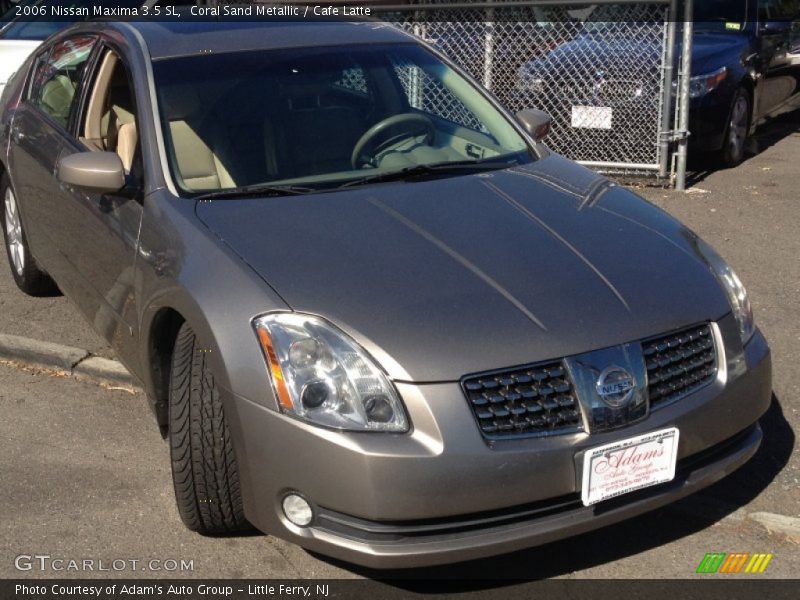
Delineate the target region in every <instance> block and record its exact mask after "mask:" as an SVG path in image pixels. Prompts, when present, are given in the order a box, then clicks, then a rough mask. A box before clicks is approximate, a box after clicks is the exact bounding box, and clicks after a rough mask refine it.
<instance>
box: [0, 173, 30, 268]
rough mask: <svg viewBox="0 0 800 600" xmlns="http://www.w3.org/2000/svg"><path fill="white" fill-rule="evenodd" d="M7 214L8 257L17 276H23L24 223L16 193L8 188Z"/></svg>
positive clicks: (6, 195)
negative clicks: (21, 218) (18, 207)
mask: <svg viewBox="0 0 800 600" xmlns="http://www.w3.org/2000/svg"><path fill="white" fill-rule="evenodd" d="M5 212H6V219H5V221H6V243H7V244H8V255H9V257H10V258H11V263H12V266H13V267H14V270H15V271H16V272H17V275H20V276H21V275H22V273H23V272H24V271H25V246H24V244H23V241H22V222H21V221H20V218H19V210H18V209H17V199H16V197H15V196H14V191H13V190H12V189H11V188H10V187H7V188H6V194H5Z"/></svg>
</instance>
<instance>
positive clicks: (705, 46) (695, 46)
mask: <svg viewBox="0 0 800 600" xmlns="http://www.w3.org/2000/svg"><path fill="white" fill-rule="evenodd" d="M748 43H749V42H748V40H747V37H745V36H744V35H739V34H734V33H712V32H697V33H695V34H694V37H693V41H692V75H703V74H704V73H711V72H713V71H716V70H717V69H720V68H721V67H724V66H730V65H732V64H733V63H735V62H736V61H737V60H739V59H740V58H741V55H742V53H743V52H744V51H745V49H746V48H747V46H748ZM679 51H680V50H679Z"/></svg>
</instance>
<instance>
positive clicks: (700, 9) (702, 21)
mask: <svg viewBox="0 0 800 600" xmlns="http://www.w3.org/2000/svg"><path fill="white" fill-rule="evenodd" d="M680 10H681V11H683V3H682V2H681V6H680ZM680 14H683V13H682V12H681V13H680ZM746 23H747V0H702V2H695V3H694V27H695V29H697V30H700V31H719V32H724V31H728V32H731V33H737V32H739V31H742V30H743V29H744V26H745V24H746Z"/></svg>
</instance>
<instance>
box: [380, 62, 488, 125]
mask: <svg viewBox="0 0 800 600" xmlns="http://www.w3.org/2000/svg"><path fill="white" fill-rule="evenodd" d="M390 59H391V61H392V66H393V67H394V72H395V74H396V75H397V79H398V80H399V81H400V85H401V86H402V87H403V92H404V93H405V96H406V100H407V101H408V105H409V106H410V107H411V108H415V109H417V110H420V111H423V112H426V113H428V114H430V115H433V116H434V117H439V118H441V119H445V120H447V121H450V122H451V123H455V124H456V125H461V126H463V127H467V128H468V129H473V130H475V131H481V132H485V128H484V126H483V125H482V124H481V121H480V119H478V118H477V117H476V116H475V115H474V114H472V111H471V110H469V109H468V108H467V107H466V106H464V103H463V102H461V100H459V99H458V98H457V97H456V96H455V94H453V92H452V91H450V90H449V89H447V87H445V85H444V84H443V83H442V82H441V81H440V80H438V79H434V78H433V77H431V76H430V75H429V74H428V73H426V72H425V70H423V69H422V68H421V67H420V66H419V65H416V64H413V63H411V62H406V61H403V60H399V59H398V58H397V57H395V56H392V57H390Z"/></svg>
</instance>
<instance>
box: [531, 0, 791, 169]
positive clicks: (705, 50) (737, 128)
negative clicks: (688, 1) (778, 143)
mask: <svg viewBox="0 0 800 600" xmlns="http://www.w3.org/2000/svg"><path fill="white" fill-rule="evenodd" d="M694 5H695V15H694V36H693V49H692V79H691V87H690V97H691V100H690V127H689V129H690V132H691V137H690V143H691V147H692V148H693V149H694V150H695V151H702V152H711V153H715V154H716V155H717V157H718V158H719V161H720V162H721V164H722V165H723V166H729V167H730V166H735V165H737V164H739V163H740V162H741V161H742V159H743V158H744V150H745V144H746V141H747V137H748V136H749V135H750V134H751V133H752V132H753V130H754V129H755V128H756V127H757V126H758V125H760V124H762V123H764V122H765V121H767V120H769V119H770V118H773V117H775V116H778V115H780V114H783V113H785V112H789V111H791V110H795V109H797V108H800V0H702V1H701V2H695V3H694ZM616 9H618V7H603V8H600V9H598V11H597V12H598V14H593V15H591V16H590V17H589V20H588V21H587V23H586V24H585V30H584V32H583V33H581V34H580V35H578V36H577V37H576V38H575V39H573V40H572V41H570V42H568V43H566V44H563V45H561V46H559V47H558V48H557V49H556V50H555V51H553V52H551V53H550V54H549V55H547V56H544V57H542V58H538V59H536V60H533V61H529V62H528V63H526V64H525V65H523V66H522V67H521V68H520V70H519V87H520V89H521V90H527V91H528V92H529V93H532V94H534V96H535V95H536V90H537V89H539V88H540V87H541V86H538V87H537V85H536V83H537V82H542V81H546V80H547V79H548V78H551V77H556V78H557V77H559V76H560V75H559V74H560V73H563V72H564V69H569V68H570V65H569V62H570V61H576V60H578V59H577V58H574V57H583V58H581V59H580V60H587V58H586V57H589V60H591V61H592V62H593V64H592V65H588V71H589V72H593V73H596V74H597V77H598V78H601V79H602V80H598V81H597V82H590V84H589V85H587V86H586V89H587V90H589V91H592V90H597V89H602V88H604V87H605V88H613V89H617V88H619V87H620V86H619V85H617V86H613V85H612V84H613V83H614V82H615V78H618V79H621V78H623V77H630V69H629V68H628V66H629V64H630V60H631V59H630V56H631V54H632V53H638V55H639V56H642V55H646V54H653V53H659V52H660V48H659V47H656V45H655V44H653V43H652V41H637V40H632V39H630V37H629V36H630V35H631V33H630V32H633V31H636V28H633V27H625V26H624V24H622V23H620V22H619V20H618V19H615V18H614V15H609V14H605V13H604V12H603V11H604V10H605V11H606V12H608V11H613V10H616ZM599 13H603V14H599ZM625 38H628V39H625ZM678 39H681V32H680V31H679V32H678ZM677 56H680V48H678V49H677V52H676V57H677ZM657 63H658V61H657V60H654V61H652V64H657ZM572 66H573V67H577V65H572ZM580 70H581V71H584V72H585V71H587V65H585V64H581V65H580ZM623 73H624V74H625V75H622V74H623ZM628 88H629V89H630V93H631V94H632V96H631V97H618V96H619V95H618V94H617V95H614V96H613V97H611V98H603V97H602V94H600V95H598V94H594V95H592V94H589V96H588V97H585V98H575V97H570V98H563V99H558V98H552V97H550V96H548V97H544V96H541V95H540V96H539V97H538V98H537V97H534V98H532V99H531V100H532V101H533V103H534V104H535V105H538V106H540V107H542V108H545V109H547V110H549V111H550V112H552V113H553V115H554V117H555V118H558V114H559V111H558V107H559V106H560V105H561V104H565V106H566V104H573V105H574V104H575V103H576V102H579V103H581V104H584V105H590V106H591V105H596V106H609V107H611V108H615V109H617V108H622V107H625V109H627V110H630V105H631V104H635V103H637V102H638V103H641V102H653V101H654V98H657V96H656V95H651V94H641V92H638V89H639V88H638V87H637V86H635V85H630V86H628ZM545 89H548V91H550V90H551V89H554V88H552V87H550V88H545ZM634 95H635V96H636V97H634ZM562 100H563V102H562ZM656 101H657V100H656ZM615 104H616V105H619V106H615ZM652 108H653V110H655V107H652ZM600 133H601V134H603V135H608V136H613V135H623V134H624V132H622V133H621V132H619V131H608V132H600Z"/></svg>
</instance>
